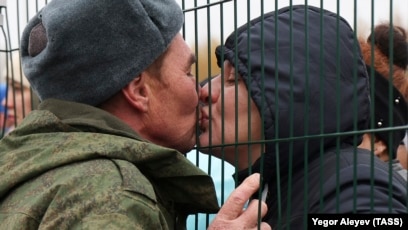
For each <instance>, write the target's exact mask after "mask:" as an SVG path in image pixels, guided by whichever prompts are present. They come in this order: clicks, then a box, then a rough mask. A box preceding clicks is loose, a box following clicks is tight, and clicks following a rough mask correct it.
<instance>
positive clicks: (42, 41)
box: [28, 22, 48, 57]
mask: <svg viewBox="0 0 408 230" xmlns="http://www.w3.org/2000/svg"><path fill="white" fill-rule="evenodd" d="M47 43H48V39H47V34H46V31H45V28H44V26H43V24H42V22H40V23H38V24H37V25H36V26H34V27H33V29H32V30H31V32H30V35H29V37H28V55H30V56H31V57H35V56H37V55H38V54H39V53H41V52H42V51H43V50H44V49H45V47H46V46H47Z"/></svg>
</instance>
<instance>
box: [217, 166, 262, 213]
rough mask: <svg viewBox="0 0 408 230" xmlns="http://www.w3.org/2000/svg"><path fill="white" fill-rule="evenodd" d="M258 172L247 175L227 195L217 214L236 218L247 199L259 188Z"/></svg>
mask: <svg viewBox="0 0 408 230" xmlns="http://www.w3.org/2000/svg"><path fill="white" fill-rule="evenodd" d="M259 178H260V175H259V173H254V174H252V175H251V176H249V177H247V178H246V179H245V180H244V181H243V182H242V184H241V185H240V186H238V187H237V188H236V189H235V190H234V191H233V192H232V193H231V195H230V196H229V197H228V199H227V201H226V202H225V203H224V205H223V206H222V207H221V209H220V211H219V212H218V214H217V216H219V217H220V218H222V219H226V220H234V219H236V218H237V217H238V216H239V215H240V214H241V212H242V208H243V207H244V205H245V203H246V202H247V201H248V199H249V198H250V197H251V196H252V194H254V193H255V192H256V191H257V190H258V189H259Z"/></svg>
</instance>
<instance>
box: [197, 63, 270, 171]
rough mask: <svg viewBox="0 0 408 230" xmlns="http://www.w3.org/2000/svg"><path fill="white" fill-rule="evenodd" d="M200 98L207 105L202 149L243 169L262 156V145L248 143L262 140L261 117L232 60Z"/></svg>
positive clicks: (202, 129) (200, 138)
mask: <svg viewBox="0 0 408 230" xmlns="http://www.w3.org/2000/svg"><path fill="white" fill-rule="evenodd" d="M200 101H201V103H202V105H203V106H202V108H201V119H200V128H201V135H200V137H199V147H200V151H202V152H204V153H208V154H212V155H214V156H216V157H219V158H221V159H225V160H226V161H227V162H229V163H231V164H232V165H235V166H237V167H238V168H240V169H245V168H247V167H248V166H249V165H251V164H252V163H253V162H254V161H255V160H256V159H258V158H259V156H260V154H261V153H262V145H261V144H259V143H255V144H248V142H256V141H259V140H261V138H262V121H261V116H260V114H259V111H258V108H257V107H256V105H255V103H254V101H253V100H252V98H251V97H250V96H249V94H248V90H247V87H246V84H245V82H244V80H243V79H242V77H240V76H239V75H238V74H237V75H236V74H235V69H234V67H233V66H232V65H231V64H230V63H229V62H228V61H225V62H224V75H223V76H222V75H218V76H216V77H214V78H213V79H212V80H211V82H207V83H206V84H205V85H204V86H203V88H202V91H201V96H200ZM240 143H244V144H240ZM220 145H227V146H225V147H222V146H220ZM238 155H239V157H236V156H238Z"/></svg>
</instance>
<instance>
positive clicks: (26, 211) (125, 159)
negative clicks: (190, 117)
mask: <svg viewBox="0 0 408 230" xmlns="http://www.w3.org/2000/svg"><path fill="white" fill-rule="evenodd" d="M78 114H80V116H78ZM0 171H1V174H0V197H1V201H0V202H1V203H0V229H149V230H150V229H185V222H186V217H187V215H189V214H193V213H197V212H204V213H215V212H217V211H218V208H219V207H218V203H217V199H216V195H215V189H214V184H213V182H212V179H211V178H210V177H209V176H208V175H207V174H206V173H204V172H203V171H201V170H200V169H199V168H197V167H196V166H195V165H193V164H192V163H191V162H189V161H188V160H187V159H186V158H185V157H184V156H183V155H182V154H181V153H179V152H177V151H175V150H172V149H168V148H164V147H161V146H158V145H155V144H152V143H149V142H147V141H143V140H141V139H140V138H139V137H138V135H137V134H136V133H134V132H133V131H132V130H131V129H130V128H129V127H127V126H126V125H125V124H124V123H122V122H121V121H120V120H118V119H117V118H115V117H113V116H112V115H110V114H108V113H106V112H104V111H102V110H100V109H97V108H95V107H91V106H87V105H83V104H77V103H73V102H66V101H59V100H54V99H51V100H47V101H44V102H43V103H41V105H40V109H39V110H34V111H33V112H31V113H30V114H29V115H28V116H27V117H26V119H25V120H24V121H23V123H22V124H21V125H20V126H19V127H17V128H16V129H15V130H14V131H13V132H11V133H10V134H9V135H8V136H6V137H4V138H3V139H2V140H1V141H0Z"/></svg>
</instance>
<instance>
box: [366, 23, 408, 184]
mask: <svg viewBox="0 0 408 230" xmlns="http://www.w3.org/2000/svg"><path fill="white" fill-rule="evenodd" d="M390 38H392V41H390ZM407 42H408V41H407V32H406V31H405V29H404V28H402V27H401V26H397V25H394V26H393V27H391V25H390V24H389V23H387V22H383V23H380V24H378V25H376V26H375V27H374V30H373V33H372V34H370V35H369V36H368V38H367V39H363V38H361V39H360V47H361V51H362V54H363V58H364V61H365V63H366V65H367V70H368V74H369V75H372V74H373V75H375V78H374V79H377V76H381V77H383V78H384V79H387V80H388V81H390V82H392V86H390V84H388V83H387V81H382V80H381V79H378V80H377V81H375V82H374V85H375V88H376V89H375V90H376V91H375V98H379V100H380V101H381V100H382V102H380V101H379V102H378V103H379V105H378V107H379V108H377V107H375V108H374V109H375V113H376V116H378V117H377V118H375V119H374V125H375V127H376V128H382V127H392V126H398V125H406V123H403V122H402V120H401V119H407V118H406V117H407V116H408V115H407V114H404V113H403V111H400V110H401V109H403V108H404V107H405V105H404V102H405V104H406V103H407V101H408V75H407V66H408V43H407ZM391 44H392V46H393V47H392V48H390V45H391ZM391 54H392V55H393V56H392V59H391V58H390V55H391ZM391 60H392V63H390V62H391ZM391 68H392V69H391ZM377 82H378V83H377ZM379 84H384V85H385V86H384V87H386V86H388V87H391V88H394V87H395V88H396V90H398V92H395V89H394V90H392V91H391V92H395V94H391V96H393V97H394V98H392V100H391V101H393V102H394V106H391V105H388V103H389V100H387V99H388V97H389V95H388V94H385V95H380V94H381V93H388V92H389V90H387V89H385V88H384V87H382V86H381V85H379ZM377 90H379V91H380V92H377ZM381 97H386V98H384V99H381ZM396 101H398V102H399V104H396ZM375 105H377V104H375ZM393 107H395V110H396V111H395V114H394V116H397V115H398V114H401V113H402V114H401V115H400V116H402V117H401V118H400V119H398V117H395V119H394V122H395V123H394V124H391V121H390V120H387V119H386V118H388V115H386V113H387V112H388V111H389V109H391V108H393ZM381 109H385V111H380V110H381ZM398 111H400V112H398ZM379 119H382V120H384V121H381V120H379ZM379 124H381V126H380V125H379ZM390 134H393V136H390ZM380 135H381V136H382V138H380V139H378V138H379V136H378V135H377V138H374V139H373V140H374V141H375V143H374V147H376V145H378V144H388V145H385V146H383V147H382V148H379V147H377V148H376V149H377V151H376V152H377V153H376V155H377V156H379V157H380V158H381V159H383V160H386V161H388V160H389V154H388V152H387V151H391V153H392V160H393V162H394V165H395V166H394V167H395V168H396V169H397V168H400V167H401V165H402V167H403V168H404V169H408V161H407V158H408V151H407V149H408V145H407V143H404V136H405V140H406V138H407V131H405V132H404V130H396V131H394V132H382V133H381V134H380ZM390 138H393V141H392V143H391V142H390V141H391V140H390V141H385V140H388V139H390ZM370 139H371V138H369V135H368V134H367V135H366V138H365V140H366V141H367V143H366V146H368V145H369V143H370V142H371V141H369V140H370ZM379 140H383V141H385V142H379ZM405 142H406V141H405ZM389 147H392V150H390V148H389ZM370 149H371V147H370ZM380 149H382V150H384V151H383V152H382V153H380V152H379V150H380ZM395 149H396V152H395ZM401 173H402V174H405V178H406V177H407V175H406V171H404V170H402V171H401Z"/></svg>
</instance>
